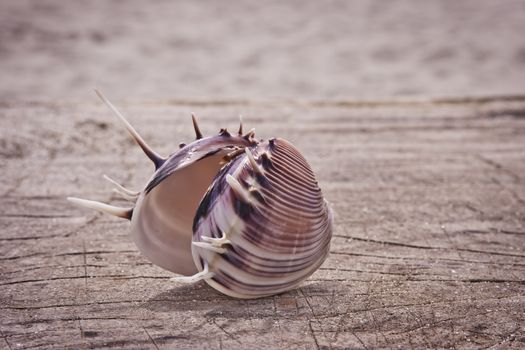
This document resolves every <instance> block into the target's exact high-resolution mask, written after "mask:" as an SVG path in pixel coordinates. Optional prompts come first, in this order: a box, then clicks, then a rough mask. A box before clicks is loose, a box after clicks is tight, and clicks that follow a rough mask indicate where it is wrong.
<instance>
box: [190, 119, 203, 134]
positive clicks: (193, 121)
mask: <svg viewBox="0 0 525 350" xmlns="http://www.w3.org/2000/svg"><path fill="white" fill-rule="evenodd" d="M191 121H192V123H193V129H194V130H195V139H196V140H199V139H202V133H201V130H200V129H199V124H197V119H196V118H195V114H193V113H192V114H191Z"/></svg>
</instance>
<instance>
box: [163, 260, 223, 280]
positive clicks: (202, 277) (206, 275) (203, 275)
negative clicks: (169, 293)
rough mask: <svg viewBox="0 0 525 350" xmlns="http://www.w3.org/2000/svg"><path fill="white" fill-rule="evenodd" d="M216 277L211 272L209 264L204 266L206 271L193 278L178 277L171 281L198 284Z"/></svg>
mask: <svg viewBox="0 0 525 350" xmlns="http://www.w3.org/2000/svg"><path fill="white" fill-rule="evenodd" d="M213 275H214V273H213V272H211V271H210V269H209V268H208V264H206V265H204V269H203V270H202V271H201V272H197V273H196V274H195V275H193V276H177V277H173V278H172V279H171V280H172V281H175V282H182V283H189V284H191V283H196V282H199V281H201V280H206V279H209V278H212V277H213Z"/></svg>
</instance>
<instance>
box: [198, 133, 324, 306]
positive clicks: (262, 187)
mask: <svg viewBox="0 0 525 350" xmlns="http://www.w3.org/2000/svg"><path fill="white" fill-rule="evenodd" d="M250 150H251V152H252V154H253V156H254V159H255V161H256V163H257V164H258V168H259V169H260V170H257V169H254V167H253V164H252V163H251V162H250V160H249V158H248V157H247V155H246V154H241V155H240V156H238V157H237V158H235V159H234V160H232V161H231V162H230V163H229V164H227V165H226V166H225V167H224V168H223V169H222V170H221V172H220V173H219V174H218V175H217V176H216V177H215V179H214V182H213V183H212V185H211V186H210V189H209V190H208V192H207V193H206V195H205V196H204V198H203V200H202V201H201V204H200V206H199V208H198V210H197V214H196V216H195V220H194V224H193V241H194V242H206V241H209V240H206V239H205V238H204V239H203V237H211V238H216V239H220V238H223V237H224V238H226V239H227V240H228V243H225V244H222V245H221V248H222V250H221V251H212V250H210V249H205V248H202V247H199V246H195V245H194V246H193V247H192V254H193V258H194V261H195V264H196V266H197V268H198V269H199V270H200V271H202V270H203V269H204V268H205V266H207V268H208V270H209V271H211V272H213V277H212V278H209V279H207V280H206V281H207V283H208V284H210V285H211V286H212V287H214V288H216V289H217V290H219V291H221V292H223V293H225V294H227V295H230V296H233V297H237V298H258V297H263V296H267V295H272V294H276V293H280V292H284V291H286V290H289V289H292V288H294V287H295V286H297V285H298V284H299V283H301V281H303V280H304V279H305V278H307V277H308V276H309V275H311V274H312V273H313V272H314V271H315V270H316V269H317V268H318V267H319V266H320V265H321V264H322V263H323V261H324V260H325V258H326V257H327V255H328V252H329V248H330V239H331V235H332V213H331V210H330V208H329V206H328V204H327V202H326V201H325V200H324V199H323V196H322V193H321V190H320V188H319V186H318V184H317V181H316V179H315V176H314V173H313V172H312V170H311V168H310V166H309V165H308V163H307V162H306V160H305V159H304V158H303V156H302V155H301V154H300V153H299V152H298V151H297V149H296V148H295V147H294V146H293V145H291V144H290V143H289V142H287V141H285V140H282V139H272V140H270V141H266V142H261V143H259V144H258V145H257V146H254V147H251V148H250ZM228 174H229V175H231V176H232V177H233V178H235V179H236V180H237V181H238V183H239V184H240V185H241V187H242V191H239V189H237V190H235V189H234V188H233V187H232V186H230V185H229V184H228V183H227V181H226V178H227V175H228Z"/></svg>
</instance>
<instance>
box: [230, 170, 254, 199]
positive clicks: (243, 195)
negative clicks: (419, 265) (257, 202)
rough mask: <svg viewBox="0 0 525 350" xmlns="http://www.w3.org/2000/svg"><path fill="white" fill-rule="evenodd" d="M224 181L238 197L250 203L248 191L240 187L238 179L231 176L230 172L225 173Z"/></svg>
mask: <svg viewBox="0 0 525 350" xmlns="http://www.w3.org/2000/svg"><path fill="white" fill-rule="evenodd" d="M226 182H227V183H228V185H230V187H231V189H232V190H233V192H235V193H236V194H237V196H239V197H240V199H241V200H242V201H243V202H245V203H250V202H251V200H250V193H249V192H248V191H247V190H246V189H245V188H244V187H242V185H241V184H240V182H239V181H237V179H236V178H234V177H233V176H231V175H230V174H228V175H226Z"/></svg>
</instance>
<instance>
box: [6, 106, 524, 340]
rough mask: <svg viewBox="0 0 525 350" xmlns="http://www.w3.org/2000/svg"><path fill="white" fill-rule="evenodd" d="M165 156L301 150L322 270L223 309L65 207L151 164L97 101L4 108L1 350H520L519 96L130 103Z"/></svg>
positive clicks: (136, 180)
mask: <svg viewBox="0 0 525 350" xmlns="http://www.w3.org/2000/svg"><path fill="white" fill-rule="evenodd" d="M122 110H123V111H124V112H125V113H126V114H127V115H129V119H130V120H131V121H132V123H133V124H134V125H135V126H136V128H137V129H138V130H140V132H141V133H142V134H143V136H144V138H145V139H147V140H148V141H149V143H150V144H152V146H154V147H155V148H156V149H158V150H159V151H160V152H161V153H164V154H168V153H170V152H171V151H173V150H174V149H175V148H176V146H177V144H178V142H180V141H187V140H190V139H191V138H192V129H191V125H190V119H189V117H188V115H189V112H190V111H191V110H193V111H195V112H197V113H198V115H200V116H201V128H202V129H203V131H204V132H205V133H207V134H210V133H212V132H216V131H217V130H218V129H219V128H220V127H224V126H228V127H230V128H234V126H235V124H236V117H235V116H236V115H238V114H239V113H242V114H243V116H244V119H245V123H246V124H247V126H248V127H252V126H254V127H256V128H257V135H258V136H259V137H265V138H267V137H270V136H280V137H284V138H286V139H288V140H290V141H292V142H293V143H294V144H296V146H297V147H298V148H299V149H301V150H302V151H303V152H304V154H305V156H306V157H307V159H308V160H309V161H310V163H311V164H312V166H313V168H314V169H315V170H316V172H317V173H318V178H319V181H320V184H321V187H322V188H323V191H324V192H325V195H326V197H327V198H328V200H329V201H330V202H331V203H332V205H333V208H334V211H335V215H336V225H335V231H334V239H333V241H332V248H331V255H330V257H329V259H328V260H327V261H326V263H325V264H324V265H323V266H322V267H321V269H320V270H319V271H317V272H316V273H315V274H314V275H313V276H312V277H311V278H309V279H308V281H306V282H305V283H304V284H303V285H302V286H301V288H299V289H297V290H294V291H291V292H289V293H285V294H282V295H278V296H275V297H271V298H263V299H259V300H248V301H243V300H234V299H231V298H229V297H226V296H223V295H221V294H219V293H217V292H215V291H214V290H212V289H211V288H209V287H208V286H207V285H205V284H203V283H200V284H197V285H195V286H184V285H180V284H177V283H175V282H172V281H170V277H171V274H170V273H168V272H166V271H163V270H161V269H160V268H157V267H156V266H154V265H152V264H150V263H149V262H148V261H147V260H146V259H145V258H144V257H142V256H141V255H140V254H139V253H138V251H137V250H136V248H135V247H134V245H133V242H132V240H131V238H130V237H129V235H128V231H129V223H127V222H124V221H120V220H117V219H113V218H110V217H106V216H103V215H99V214H97V213H92V212H89V211H84V210H81V209H79V208H76V207H73V206H70V205H69V204H68V203H67V202H66V201H65V200H64V198H65V196H67V195H77V196H85V197H89V198H95V199H99V200H104V201H111V202H113V203H118V201H119V200H118V199H117V198H116V197H114V196H113V195H111V192H110V187H109V186H108V185H107V184H105V183H104V181H103V180H102V179H101V177H100V176H101V174H103V173H107V174H108V175H110V176H112V177H114V178H117V179H119V180H121V181H123V182H124V183H125V184H126V185H128V186H129V187H131V188H140V187H141V186H143V184H144V183H145V181H146V180H147V179H148V177H149V175H150V173H151V171H152V166H151V164H150V163H149V161H148V160H146V159H145V158H144V156H143V155H142V154H141V152H140V150H138V149H136V147H135V146H134V145H133V144H132V142H130V140H129V139H128V137H127V135H126V134H125V131H124V130H123V128H122V127H121V126H120V125H118V124H117V123H116V122H115V121H114V119H112V118H113V117H112V116H111V115H110V113H109V112H108V111H107V110H106V109H105V108H104V107H103V106H101V105H99V104H96V105H92V104H55V105H52V104H3V105H2V106H1V107H0V120H1V124H2V125H1V129H0V144H1V145H2V148H3V150H2V151H1V152H0V157H2V162H1V164H0V169H1V174H2V181H1V182H0V193H1V197H0V198H1V199H0V243H1V244H0V274H1V280H0V296H1V300H0V309H1V311H0V332H1V338H2V339H1V341H0V348H1V349H17V348H33V347H36V348H48V347H51V346H53V347H58V348H61V347H66V348H109V347H118V348H123V347H124V348H151V349H162V348H173V347H174V346H176V347H177V348H178V349H195V348H209V349H218V348H230V349H244V348H248V347H251V348H265V349H266V348H287V349H316V348H332V349H343V348H395V347H402V348H408V347H415V348H422V347H428V348H434V347H435V348H444V347H461V348H485V347H495V348H506V347H515V348H521V347H524V346H525V330H524V325H525V312H524V310H525V186H524V184H525V176H524V175H523V174H525V119H524V118H523V115H524V111H525V99H522V98H519V97H518V98H512V99H497V98H495V99H487V100H465V101H460V100H457V101H441V102H418V103H403V102H395V103H394V102H392V103H389V102H383V103H377V104H375V103H373V102H367V103H313V102H293V101H289V102H283V103H275V104H272V103H256V102H253V103H252V102H240V103H213V102H212V103H209V104H204V103H195V104H192V102H191V101H189V102H187V103H169V102H159V103H136V104H128V105H123V108H122Z"/></svg>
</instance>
